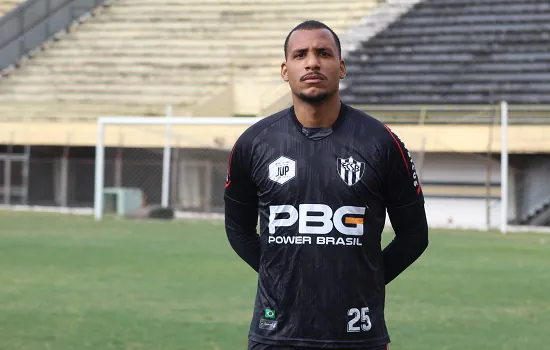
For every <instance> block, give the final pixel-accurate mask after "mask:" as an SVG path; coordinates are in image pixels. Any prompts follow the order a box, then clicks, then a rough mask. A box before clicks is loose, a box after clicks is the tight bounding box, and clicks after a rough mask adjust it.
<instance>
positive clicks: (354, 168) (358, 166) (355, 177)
mask: <svg viewBox="0 0 550 350" xmlns="http://www.w3.org/2000/svg"><path fill="white" fill-rule="evenodd" d="M364 173H365V163H363V162H358V161H356V160H355V159H353V157H351V156H350V157H349V158H346V159H344V158H338V174H340V178H341V179H342V180H343V181H344V182H345V183H346V185H348V186H353V185H355V184H356V183H357V182H358V181H359V180H361V178H362V177H363V174H364Z"/></svg>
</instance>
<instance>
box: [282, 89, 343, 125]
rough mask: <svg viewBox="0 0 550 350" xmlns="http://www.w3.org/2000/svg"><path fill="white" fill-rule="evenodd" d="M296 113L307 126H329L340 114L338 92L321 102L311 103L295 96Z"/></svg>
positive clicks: (299, 119) (301, 122)
mask: <svg viewBox="0 0 550 350" xmlns="http://www.w3.org/2000/svg"><path fill="white" fill-rule="evenodd" d="M293 99H294V101H293V102H294V113H296V118H297V119H298V121H299V122H300V124H302V126H304V127H306V128H329V127H331V126H332V124H334V122H335V121H336V119H338V115H339V114H340V108H341V102H340V96H339V95H338V94H336V95H334V96H332V97H331V98H329V99H327V100H326V101H323V102H321V103H319V104H310V103H307V102H304V101H302V100H300V99H299V98H296V97H294V98H293Z"/></svg>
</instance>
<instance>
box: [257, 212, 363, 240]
mask: <svg viewBox="0 0 550 350" xmlns="http://www.w3.org/2000/svg"><path fill="white" fill-rule="evenodd" d="M364 215H365V207H354V206H343V207H340V208H338V209H336V210H335V211H334V212H333V211H332V209H331V208H330V207H329V206H328V205H325V204H300V205H299V206H298V209H296V208H295V207H294V206H292V205H272V206H270V207H269V234H270V235H269V237H268V240H267V242H268V244H310V245H312V244H315V245H335V246H338V245H344V246H362V245H363V244H362V242H361V236H363V220H364V219H363V216H364ZM296 223H298V232H287V234H285V235H276V234H275V233H276V232H277V229H278V228H279V229H280V228H285V227H287V228H288V227H291V226H293V225H295V224H296ZM334 229H336V231H338V232H339V233H341V234H342V235H343V236H339V237H338V236H337V235H336V236H334V235H328V234H329V233H330V232H332V231H333V230H334ZM309 235H314V237H312V236H309Z"/></svg>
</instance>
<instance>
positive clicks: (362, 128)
mask: <svg viewBox="0 0 550 350" xmlns="http://www.w3.org/2000/svg"><path fill="white" fill-rule="evenodd" d="M347 108H348V115H349V116H350V118H349V120H350V122H351V123H352V125H353V128H352V129H353V130H354V131H356V132H358V133H360V134H361V137H364V136H366V135H365V132H367V133H368V137H369V138H370V139H374V140H376V141H377V142H379V143H380V144H387V143H388V142H390V141H392V135H393V131H392V130H391V128H390V127H389V126H388V125H386V123H384V122H382V121H381V120H379V119H377V118H375V117H373V116H372V115H370V114H368V113H366V112H364V111H362V110H359V109H357V108H354V107H351V106H349V105H348V106H347Z"/></svg>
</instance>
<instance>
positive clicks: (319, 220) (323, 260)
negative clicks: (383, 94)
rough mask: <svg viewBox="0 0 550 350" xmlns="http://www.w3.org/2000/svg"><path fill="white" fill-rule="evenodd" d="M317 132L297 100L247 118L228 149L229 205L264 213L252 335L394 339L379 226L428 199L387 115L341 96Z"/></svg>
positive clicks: (336, 342)
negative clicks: (327, 124)
mask: <svg viewBox="0 0 550 350" xmlns="http://www.w3.org/2000/svg"><path fill="white" fill-rule="evenodd" d="M310 131H311V130H310ZM317 134H318V135H319V133H317ZM320 135H321V136H319V137H308V135H307V132H305V131H304V128H303V127H302V125H301V124H300V123H299V121H298V120H297V118H296V115H295V113H294V110H293V108H292V107H291V108H289V109H286V110H283V111H281V112H279V113H277V114H274V115H272V116H270V117H267V118H265V119H263V120H261V121H260V122H258V123H256V124H254V125H253V126H251V127H249V128H248V129H247V130H246V131H245V132H244V133H243V134H242V135H241V137H240V138H239V139H238V140H237V142H236V144H235V146H234V148H233V150H232V152H231V156H230V160H229V168H228V177H227V183H226V188H225V199H226V207H227V206H232V205H235V206H237V205H238V206H239V207H240V208H253V210H252V211H251V213H252V214H253V215H255V216H256V217H257V215H256V214H257V213H259V219H260V236H259V244H258V245H259V246H258V250H259V251H258V252H257V254H258V255H259V266H257V270H258V289H257V296H256V301H255V307H254V312H253V317H252V322H251V325H250V332H249V339H250V340H252V341H255V342H259V343H265V344H276V345H292V346H304V347H317V348H365V347H370V346H377V345H383V344H387V343H389V341H390V339H389V335H388V332H387V328H386V324H385V320H384V304H385V285H386V281H385V279H384V262H383V256H382V249H381V234H382V230H383V228H384V224H385V217H386V209H387V210H388V212H389V211H390V210H392V209H396V210H398V208H403V207H408V206H411V205H413V204H418V203H423V202H424V197H423V194H422V190H421V187H420V184H419V182H418V179H417V175H416V170H415V166H414V163H413V161H412V159H411V156H410V154H409V152H408V151H407V149H406V148H405V146H404V144H403V143H402V142H401V140H399V138H398V137H397V136H396V135H395V134H394V133H393V132H392V131H391V130H390V129H389V128H388V127H387V126H386V125H384V124H383V123H381V122H380V121H378V120H376V119H375V118H373V117H371V116H369V115H367V114H365V113H363V112H361V111H359V110H356V109H354V108H352V107H350V106H347V105H345V104H343V103H342V105H341V109H340V113H339V115H338V118H337V120H336V122H335V123H334V124H333V126H332V128H330V131H329V132H326V133H323V132H321V133H320ZM422 208H423V207H422ZM422 210H423V209H422ZM421 214H422V215H424V212H423V211H422V212H421ZM253 222H254V223H255V222H256V221H253ZM253 226H254V227H249V228H248V229H249V230H250V234H251V236H250V239H252V240H253V239H254V238H256V239H258V238H257V236H256V237H252V235H255V234H256V232H255V225H253ZM251 260H255V258H252V259H251ZM249 263H250V264H251V265H252V266H253V267H254V263H253V262H249ZM255 268H256V267H255Z"/></svg>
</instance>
